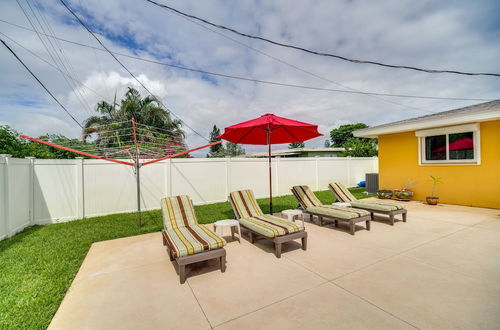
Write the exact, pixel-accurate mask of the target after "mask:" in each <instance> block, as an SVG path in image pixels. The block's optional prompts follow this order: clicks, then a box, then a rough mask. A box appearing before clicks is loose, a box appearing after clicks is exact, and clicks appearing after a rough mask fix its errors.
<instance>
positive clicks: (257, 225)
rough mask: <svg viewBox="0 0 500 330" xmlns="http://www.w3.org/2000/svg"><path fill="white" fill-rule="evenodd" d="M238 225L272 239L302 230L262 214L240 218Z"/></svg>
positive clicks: (295, 225)
mask: <svg viewBox="0 0 500 330" xmlns="http://www.w3.org/2000/svg"><path fill="white" fill-rule="evenodd" d="M238 221H239V222H240V224H241V225H242V226H243V227H245V228H248V229H250V230H252V231H255V232H257V233H259V234H260V235H262V236H265V237H269V238H274V237H278V236H283V235H288V234H291V233H296V232H299V231H302V230H304V226H303V225H302V224H299V223H295V222H291V221H288V220H285V219H282V218H279V217H275V216H274V215H269V214H264V215H260V216H255V217H247V218H240V219H239V220H238Z"/></svg>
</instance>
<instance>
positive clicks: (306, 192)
mask: <svg viewBox="0 0 500 330" xmlns="http://www.w3.org/2000/svg"><path fill="white" fill-rule="evenodd" d="M292 192H293V194H294V196H295V198H297V200H298V201H299V204H300V206H301V207H302V208H303V209H304V210H305V209H307V208H309V207H314V206H321V205H323V204H322V203H321V202H320V200H319V199H318V197H316V195H315V194H314V193H313V192H312V190H311V189H309V187H308V186H294V187H292Z"/></svg>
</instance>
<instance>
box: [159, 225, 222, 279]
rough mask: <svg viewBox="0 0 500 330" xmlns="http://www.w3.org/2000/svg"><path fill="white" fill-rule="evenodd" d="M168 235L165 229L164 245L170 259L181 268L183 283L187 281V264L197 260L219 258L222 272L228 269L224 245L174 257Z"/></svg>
mask: <svg viewBox="0 0 500 330" xmlns="http://www.w3.org/2000/svg"><path fill="white" fill-rule="evenodd" d="M167 235H168V234H167V232H166V231H165V230H162V238H163V245H164V246H166V248H167V253H168V256H169V258H170V261H174V262H176V263H177V266H178V268H179V279H180V283H181V284H184V282H186V265H189V264H193V263H195V262H200V261H205V260H210V259H217V258H218V259H219V260H220V270H221V272H222V273H224V272H225V271H226V250H225V249H224V248H223V247H222V248H218V249H215V250H208V251H205V252H200V253H196V254H192V255H189V256H184V257H179V258H174V257H173V252H172V251H171V250H170V248H169V246H168V244H167V238H166V236H167Z"/></svg>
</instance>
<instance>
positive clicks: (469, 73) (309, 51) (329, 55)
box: [146, 0, 500, 77]
mask: <svg viewBox="0 0 500 330" xmlns="http://www.w3.org/2000/svg"><path fill="white" fill-rule="evenodd" d="M146 1H147V2H149V3H152V4H154V5H156V6H158V7H161V8H164V9H167V10H169V11H171V12H174V13H177V14H179V15H182V16H185V17H189V18H192V19H195V20H197V21H200V22H203V23H205V24H208V25H211V26H213V27H216V28H218V29H221V30H226V31H229V32H232V33H234V34H237V35H240V36H242V37H246V38H251V39H257V40H261V41H265V42H267V43H271V44H273V45H277V46H281V47H286V48H291V49H295V50H300V51H302V52H306V53H309V54H313V55H319V56H326V57H334V58H337V59H340V60H343V61H348V62H352V63H356V64H372V65H378V66H383V67H388V68H392V69H407V70H415V71H420V72H427V73H451V74H459V75H467V76H494V77H500V73H489V72H465V71H455V70H437V69H423V68H419V67H415V66H407V65H395V64H387V63H382V62H376V61H368V60H358V59H352V58H348V57H345V56H341V55H337V54H332V53H324V52H319V51H315V50H310V49H307V48H303V47H299V46H295V45H291V44H285V43H281V42H277V41H274V40H271V39H267V38H263V37H259V36H256V35H252V34H248V33H243V32H240V31H238V30H235V29H233V28H230V27H227V26H224V25H220V24H216V23H212V22H210V21H208V20H206V19H203V18H200V17H198V16H194V15H190V14H187V13H184V12H182V11H180V10H178V9H175V8H173V7H170V6H167V5H164V4H161V3H158V2H156V1H153V0H146Z"/></svg>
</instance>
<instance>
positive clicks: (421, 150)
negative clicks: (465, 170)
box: [415, 123, 481, 165]
mask: <svg viewBox="0 0 500 330" xmlns="http://www.w3.org/2000/svg"><path fill="white" fill-rule="evenodd" d="M467 132H472V139H473V140H474V158H473V159H450V150H449V139H450V137H449V135H450V134H456V133H467ZM415 135H416V136H417V139H418V164H419V165H480V164H481V143H480V131H479V124H478V123H474V124H466V125H458V126H448V127H439V128H432V129H426V130H419V131H415ZM436 135H444V136H445V137H446V145H445V148H446V159H443V160H426V158H425V156H426V155H425V138H426V137H429V136H436Z"/></svg>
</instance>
